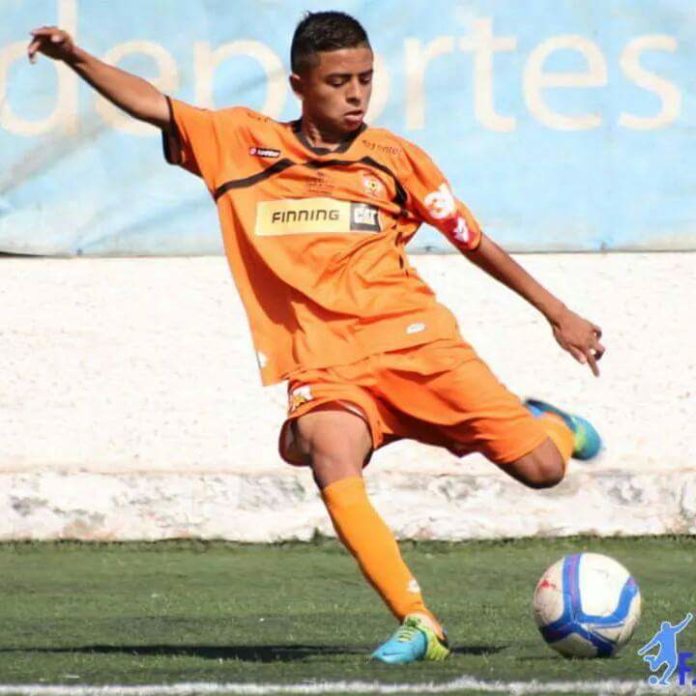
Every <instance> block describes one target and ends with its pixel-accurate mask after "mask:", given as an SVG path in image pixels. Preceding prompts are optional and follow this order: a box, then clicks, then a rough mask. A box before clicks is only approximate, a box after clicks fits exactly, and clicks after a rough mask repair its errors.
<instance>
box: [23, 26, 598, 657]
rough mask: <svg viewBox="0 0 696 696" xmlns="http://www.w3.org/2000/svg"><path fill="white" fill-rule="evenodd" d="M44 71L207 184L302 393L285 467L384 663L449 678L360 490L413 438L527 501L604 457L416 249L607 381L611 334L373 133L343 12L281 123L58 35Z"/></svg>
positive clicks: (295, 47)
mask: <svg viewBox="0 0 696 696" xmlns="http://www.w3.org/2000/svg"><path fill="white" fill-rule="evenodd" d="M31 34H32V39H31V42H30V44H29V48H28V53H29V57H30V59H31V60H35V58H36V55H37V54H39V53H42V54H44V55H46V56H49V57H50V58H53V59H55V60H62V61H63V62H64V63H66V64H67V65H68V66H70V67H71V68H72V69H73V70H74V71H75V72H76V73H77V74H78V75H79V76H80V77H82V78H83V79H84V80H86V81H87V82H88V83H89V84H90V85H92V87H94V88H95V89H96V90H97V91H99V92H100V93H101V94H102V95H103V96H104V97H106V98H107V99H109V100H110V101H111V102H113V103H114V104H115V105H117V106H119V107H120V108H121V109H123V110H124V111H126V112H127V113H129V114H130V115H131V116H133V117H134V118H137V119H140V120H142V121H146V122H148V123H151V124H154V125H155V126H157V127H159V128H160V129H161V130H162V133H163V139H164V146H165V155H166V158H167V161H169V162H170V163H172V164H177V165H179V166H181V167H184V168H185V169H187V170H188V171H189V172H191V173H193V174H195V175H197V176H199V177H201V178H202V179H203V181H204V183H205V185H206V186H207V188H208V191H209V193H210V195H211V196H212V198H213V199H214V201H215V204H216V206H217V209H218V213H219V218H220V225H221V228H222V234H223V239H224V245H225V252H226V255H227V258H228V261H229V265H230V267H231V270H232V273H233V275H234V279H235V282H236V285H237V288H238V290H239V293H240V295H241V298H242V301H243V303H244V306H245V309H246V312H247V314H248V318H249V324H250V328H251V334H252V338H253V342H254V347H255V350H256V354H257V357H258V363H259V368H260V371H261V378H262V382H263V383H264V384H272V383H276V382H279V381H283V380H285V381H287V382H288V394H289V406H288V415H287V419H286V421H285V423H284V424H283V427H282V428H281V432H280V441H279V447H280V453H281V456H282V457H283V458H284V459H285V460H286V461H288V462H289V463H291V464H295V465H306V466H309V467H311V470H312V473H313V475H314V480H315V481H316V483H317V486H318V487H319V489H320V491H321V497H322V499H323V501H324V503H325V505H326V508H327V511H328V514H329V516H330V517H331V520H332V522H333V525H334V527H335V529H336V533H337V534H338V537H339V538H340V540H341V541H342V542H343V544H344V545H345V546H346V547H347V549H348V550H349V551H350V552H351V553H352V554H353V556H354V557H355V558H356V560H357V562H358V564H359V566H360V569H361V570H362V572H363V574H364V575H365V577H366V579H367V580H368V582H369V583H370V584H371V585H372V586H373V587H374V588H375V590H376V591H377V592H378V593H379V595H380V596H381V597H382V599H383V600H384V602H385V603H386V605H387V606H388V607H389V609H390V610H391V611H392V613H393V614H394V616H395V617H396V618H397V620H398V621H399V622H400V625H399V627H398V629H397V630H396V632H395V633H394V634H393V635H392V636H391V638H389V639H388V640H387V641H386V642H385V643H384V644H383V645H381V646H380V647H379V648H378V649H377V650H376V651H375V652H374V653H373V657H374V658H375V659H378V660H382V661H384V662H389V663H404V662H412V661H415V660H441V659H444V658H445V657H446V656H447V655H448V654H449V647H448V644H447V639H446V636H445V632H444V630H443V628H442V626H441V624H440V622H439V621H438V620H437V618H436V617H435V615H434V614H433V613H432V612H431V611H430V609H429V608H428V607H427V606H426V604H425V601H424V599H423V596H422V594H421V590H420V588H419V586H418V583H417V582H416V580H415V578H414V577H413V575H412V574H411V572H410V571H409V569H408V567H407V566H406V564H405V563H404V561H403V560H402V558H401V555H400V553H399V548H398V546H397V544H396V541H395V539H394V536H393V534H392V533H391V531H390V530H389V529H388V528H387V526H386V525H385V523H384V522H383V521H382V519H381V518H380V516H379V515H378V513H377V512H376V511H375V509H374V508H373V507H372V505H371V504H370V501H369V499H368V497H367V494H366V491H365V485H364V483H363V479H362V470H363V467H364V466H365V465H366V464H367V463H368V461H369V459H370V457H371V455H372V453H373V451H374V450H376V449H378V448H379V447H381V446H383V445H385V444H387V443H389V442H393V441H394V440H397V439H401V438H411V439H414V440H418V441H421V442H425V443H429V444H432V445H437V446H440V447H446V448H447V449H449V450H450V451H451V452H453V453H455V454H456V455H458V456H464V455H466V454H468V453H470V452H481V453H482V454H484V455H485V456H486V457H487V458H488V459H489V460H490V461H491V462H493V463H494V464H496V465H497V466H498V467H500V468H501V469H502V470H503V471H504V472H506V473H507V474H509V475H510V476H512V477H514V478H515V479H517V480H518V481H520V482H521V483H523V484H525V485H527V486H530V487H532V488H545V487H549V486H554V485H556V484H557V483H558V482H559V481H561V479H562V478H563V476H564V472H565V469H566V462H567V461H568V459H569V458H570V457H571V456H573V457H576V458H580V459H589V458H591V457H593V456H594V455H595V454H597V452H598V450H599V447H600V440H599V436H598V435H597V433H596V431H595V430H594V428H593V427H592V426H591V425H590V424H589V423H588V422H587V421H586V420H585V419H583V418H580V417H578V416H574V415H571V414H568V413H565V412H564V411H561V410H560V409H557V408H555V407H553V406H551V405H550V404H547V403H544V402H540V401H535V402H527V403H526V404H522V403H521V402H520V400H519V399H518V398H517V397H516V396H514V395H513V394H511V393H510V392H509V391H508V390H507V389H506V388H505V387H504V386H503V385H501V384H500V383H499V382H498V381H497V380H496V378H495V377H494V376H493V374H492V373H491V372H490V370H489V369H488V367H487V366H486V365H485V364H484V363H483V362H482V361H481V359H480V358H479V357H478V356H477V354H476V353H475V351H474V350H473V349H472V347H471V346H470V345H469V344H468V343H467V342H466V341H465V340H464V339H463V338H462V337H461V335H460V333H459V330H458V327H457V323H456V321H455V319H454V317H453V315H452V314H451V313H450V311H449V310H447V309H446V308H445V307H444V306H443V305H441V304H440V303H438V301H437V299H436V297H435V295H434V293H433V292H432V290H431V289H430V288H429V287H428V286H427V285H426V284H425V283H424V282H423V280H421V278H420V277H419V276H418V274H417V273H416V271H415V270H414V269H413V268H412V267H411V266H410V264H409V261H408V258H407V256H406V253H405V250H404V247H405V246H406V243H407V242H408V241H409V240H410V239H411V238H412V237H413V235H414V234H415V233H416V231H417V230H418V228H419V226H420V225H421V224H422V223H424V222H425V223H428V224H430V225H433V226H434V227H436V228H437V229H438V230H440V231H441V232H442V233H443V234H444V235H445V236H446V237H447V238H448V239H449V240H450V241H451V242H452V244H454V246H455V247H456V248H457V249H458V250H459V251H461V252H462V253H463V254H464V255H465V256H466V258H467V259H469V261H471V262H472V263H474V264H475V265H476V266H478V267H479V268H481V269H483V270H484V271H485V272H487V273H489V274H490V275H491V276H493V277H494V278H495V279H496V280H498V281H500V282H501V283H503V284H505V285H506V286H508V287H509V288H511V289H512V290H513V291H515V292H517V293H518V294H520V295H521V296H522V297H523V298H524V299H525V300H527V301H528V302H529V303H531V304H532V305H533V306H534V307H536V308H537V309H538V310H539V311H540V312H541V313H542V314H543V316H544V317H546V319H547V320H548V321H549V323H550V325H551V329H552V331H553V335H554V337H555V338H556V340H557V341H558V343H559V344H560V345H561V346H562V347H563V348H564V349H565V350H567V351H568V352H569V353H570V354H571V355H572V356H573V357H574V358H575V359H576V360H578V361H579V362H581V363H585V364H588V365H589V367H590V368H591V369H592V371H593V372H594V373H595V374H598V370H597V361H598V360H599V359H600V357H601V356H602V353H603V352H604V348H603V347H602V345H601V344H600V335H601V332H600V329H599V328H598V327H597V326H596V325H595V324H593V323H591V322H589V321H587V320H585V319H583V318H581V317H580V316H578V315H577V314H575V313H573V312H572V311H571V310H570V309H568V308H567V307H565V306H564V305H563V304H562V302H560V301H559V300H558V299H557V298H556V297H554V296H553V295H552V294H551V293H550V292H548V291H547V290H546V289H544V288H543V287H542V286H541V285H540V284H539V283H538V282H537V281H536V280H534V278H532V277H531V276H530V275H529V274H528V273H527V272H526V271H525V270H523V268H521V267H520V266H519V265H518V264H517V262H516V261H514V260H513V259H512V258H511V257H510V256H509V255H508V254H507V253H506V252H505V251H503V250H502V249H501V248H500V247H498V246H497V245H496V244H495V243H494V242H493V241H492V240H491V239H490V238H489V237H487V236H486V235H485V234H484V233H483V232H482V230H481V228H480V227H479V225H478V223H477V221H476V220H475V219H474V217H473V216H472V214H471V213H470V212H469V210H468V209H467V208H466V207H465V205H464V204H463V203H462V202H461V201H459V200H458V199H457V198H455V197H454V195H453V193H452V191H451V190H450V186H449V184H448V182H447V180H446V178H445V176H444V175H443V174H442V173H441V172H440V170H439V169H438V168H437V167H436V165H435V164H434V163H433V162H432V161H431V160H430V158H429V157H428V155H427V154H426V153H425V152H423V151H422V150H421V149H419V148H418V147H416V146H415V145H414V144H412V143H410V142H408V141H406V140H404V139H403V138H401V137H399V136H397V135H394V134H393V133H391V132H389V131H387V130H384V129H382V128H372V127H369V126H368V125H367V124H366V123H365V121H364V118H365V113H366V111H367V108H368V104H369V101H370V93H371V89H372V77H373V55H372V50H371V48H370V43H369V40H368V37H367V34H366V33H365V30H364V29H363V27H362V26H361V25H360V24H359V23H358V22H357V21H356V20H355V19H354V18H352V17H350V16H348V15H346V14H344V13H341V12H317V13H308V14H307V15H306V16H305V17H304V19H302V21H301V22H300V23H299V25H298V26H297V28H296V31H295V34H294V37H293V40H292V47H291V69H292V74H291V75H290V86H291V88H292V90H293V92H294V93H295V94H296V95H297V97H298V98H299V100H300V102H301V105H302V108H301V116H300V118H299V119H298V120H296V121H292V122H289V123H279V122H277V121H274V120H272V119H270V118H267V117H265V116H263V115H261V114H259V113H256V112H254V111H252V110H250V109H247V108H243V107H234V108H226V109H221V110H217V111H208V110H205V109H199V108H195V107H193V106H191V105H189V104H186V103H183V102H181V101H179V100H176V99H173V98H170V97H168V96H165V95H163V94H162V93H160V92H159V91H158V90H157V89H156V88H155V87H154V86H152V85H151V84H149V83H148V82H146V81H145V80H142V79H140V78H139V77H136V76H134V75H131V74H129V73H126V72H124V71H122V70H120V69H118V68H115V67H112V66H109V65H106V64H105V63H103V62H101V61H99V60H98V59H97V58H95V57H94V56H92V55H90V54H89V53H87V52H86V51H84V50H83V49H81V48H79V47H78V46H76V45H75V44H74V42H73V41H72V39H71V38H70V36H69V35H68V34H67V33H66V32H64V31H62V30H60V29H58V28H56V27H42V28H40V29H36V30H35V31H33V32H31Z"/></svg>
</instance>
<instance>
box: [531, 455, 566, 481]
mask: <svg viewBox="0 0 696 696" xmlns="http://www.w3.org/2000/svg"><path fill="white" fill-rule="evenodd" d="M564 476H565V462H564V461H563V459H562V458H561V456H560V455H557V456H555V457H554V456H552V457H543V458H539V460H538V461H537V462H536V465H535V466H534V467H532V469H531V471H530V473H529V476H528V480H527V481H525V483H526V485H527V486H529V487H530V488H535V489H542V488H553V487H554V486H557V485H558V484H559V483H560V482H561V481H562V480H563V477H564Z"/></svg>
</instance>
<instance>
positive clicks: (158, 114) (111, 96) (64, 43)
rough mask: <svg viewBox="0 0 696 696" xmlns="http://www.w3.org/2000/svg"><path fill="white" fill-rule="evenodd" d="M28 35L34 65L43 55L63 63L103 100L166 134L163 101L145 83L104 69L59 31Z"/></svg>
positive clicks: (44, 30)
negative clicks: (90, 86)
mask: <svg viewBox="0 0 696 696" xmlns="http://www.w3.org/2000/svg"><path fill="white" fill-rule="evenodd" d="M30 33H31V37H32V38H31V41H30V42H29V47H28V49H27V53H28V55H29V60H30V61H31V62H32V63H34V62H35V61H36V58H37V56H38V54H40V53H42V54H43V55H45V56H48V57H49V58H52V59H53V60H60V61H63V63H65V64H66V65H68V66H70V67H71V68H72V69H73V70H74V71H75V72H76V73H77V74H78V75H79V76H80V77H81V78H82V79H83V80H85V81H86V82H88V83H89V84H90V85H92V87H94V89H96V90H97V91H98V92H99V93H100V94H101V95H102V96H103V97H105V98H106V99H108V100H109V101H110V102H112V103H113V104H115V105H116V106H118V107H119V108H120V109H123V110H124V111H125V112H126V113H127V114H129V115H131V116H133V118H137V119H138V120H140V121H147V122H148V123H151V124H152V125H154V126H158V127H159V128H162V129H164V130H167V129H168V128H169V125H170V114H169V105H168V104H167V99H166V97H165V96H164V95H163V94H162V93H161V92H160V91H159V90H158V89H157V88H156V87H154V85H152V84H150V83H149V82H148V81H147V80H143V79H142V78H140V77H137V76H136V75H131V74H130V73H128V72H125V70H120V69H119V68H116V67H114V66H113V65H107V64H106V63H104V62H102V61H101V60H99V59H98V58H95V57H94V56H93V55H90V54H89V53H87V51H84V50H83V49H81V48H80V47H79V46H76V45H75V43H74V41H73V40H72V37H71V36H70V34H68V33H67V32H66V31H63V30H62V29H59V28H58V27H41V28H40V29H34V30H33V31H32V32H30Z"/></svg>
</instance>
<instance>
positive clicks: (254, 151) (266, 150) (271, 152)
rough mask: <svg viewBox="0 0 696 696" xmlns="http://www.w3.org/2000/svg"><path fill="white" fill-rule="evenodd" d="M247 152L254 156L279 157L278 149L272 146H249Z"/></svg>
mask: <svg viewBox="0 0 696 696" xmlns="http://www.w3.org/2000/svg"><path fill="white" fill-rule="evenodd" d="M249 154H250V155H253V156H254V157H265V158H267V159H276V158H278V157H280V150H275V149H274V148H272V147H250V148H249Z"/></svg>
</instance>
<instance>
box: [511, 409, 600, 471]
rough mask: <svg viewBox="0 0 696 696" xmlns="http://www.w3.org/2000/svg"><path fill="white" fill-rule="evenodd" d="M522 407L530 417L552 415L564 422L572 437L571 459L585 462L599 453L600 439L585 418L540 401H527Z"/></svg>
mask: <svg viewBox="0 0 696 696" xmlns="http://www.w3.org/2000/svg"><path fill="white" fill-rule="evenodd" d="M524 405H525V406H526V407H527V408H528V409H529V410H530V411H531V413H532V415H538V414H541V413H553V414H554V415H556V416H559V417H560V418H562V419H563V420H564V422H565V424H566V425H567V426H568V427H569V428H570V429H571V430H572V431H573V435H574V443H573V455H572V456H573V459H580V460H581V461H587V460H588V459H594V458H595V457H596V456H597V455H598V454H599V453H600V451H601V449H602V438H601V437H600V435H599V433H598V432H597V429H596V428H595V427H594V425H592V423H590V421H588V420H587V419H586V418H583V417H582V416H577V415H575V414H572V413H568V412H566V411H563V410H562V409H560V408H558V407H557V406H554V405H553V404H549V403H548V402H546V401H541V400H540V399H527V400H526V401H525V402H524Z"/></svg>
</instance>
